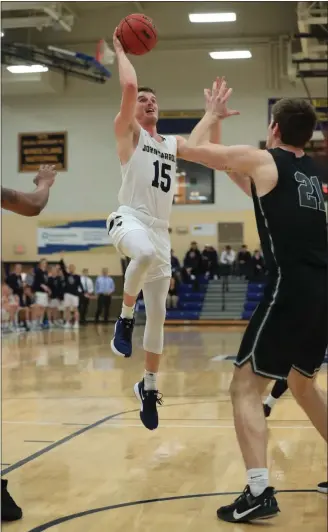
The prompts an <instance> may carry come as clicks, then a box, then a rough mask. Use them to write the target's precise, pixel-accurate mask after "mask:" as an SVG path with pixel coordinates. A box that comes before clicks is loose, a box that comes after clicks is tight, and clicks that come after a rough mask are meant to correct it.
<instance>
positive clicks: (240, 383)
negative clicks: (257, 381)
mask: <svg viewBox="0 0 328 532" xmlns="http://www.w3.org/2000/svg"><path fill="white" fill-rule="evenodd" d="M248 366H249V367H248ZM255 389H256V386H254V378H253V373H252V370H251V367H250V365H248V364H246V365H245V366H242V367H241V368H239V367H235V371H234V374H233V377H232V381H231V384H230V388H229V392H230V396H231V398H232V399H233V398H234V397H237V396H239V395H246V394H247V393H252V391H254V390H255Z"/></svg>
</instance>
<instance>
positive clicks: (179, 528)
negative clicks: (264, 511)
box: [2, 326, 327, 532]
mask: <svg viewBox="0 0 328 532" xmlns="http://www.w3.org/2000/svg"><path fill="white" fill-rule="evenodd" d="M111 332H112V326H108V327H107V328H106V327H101V326H99V327H98V328H96V327H94V326H89V327H88V328H86V329H82V330H80V331H79V332H78V331H76V332H75V331H62V330H58V331H51V332H40V333H30V334H28V335H24V334H22V335H20V336H11V337H7V338H4V340H3V346H2V368H3V369H2V396H3V405H2V423H3V425H2V428H3V433H2V470H3V473H4V477H5V478H8V480H9V488H10V493H11V494H12V495H13V497H14V498H15V499H16V501H17V503H19V504H20V505H21V506H22V508H23V511H24V518H23V520H22V521H20V522H17V523H12V524H8V525H5V526H4V530H10V532H32V531H35V532H36V531H40V532H41V531H42V530H48V529H51V530H53V531H54V532H66V531H76V532H77V531H78V532H128V531H135V532H199V530H201V529H202V530H204V531H206V532H214V531H215V532H216V531H220V532H224V531H229V530H230V531H231V532H244V531H245V532H246V531H248V530H249V525H242V524H239V525H233V524H229V523H223V522H220V521H217V519H216V509H217V507H218V506H221V505H222V504H227V503H230V502H231V501H232V499H233V498H234V497H235V495H234V494H236V495H237V494H239V492H240V491H241V490H242V489H243V488H244V485H245V483H246V482H245V472H244V467H243V463H242V460H241V456H240V453H239V449H238V446H237V442H236V438H235V433H234V429H233V421H232V409H231V404H230V400H229V396H228V388H229V383H230V380H231V375H232V370H233V364H232V360H231V359H229V358H228V359H227V358H226V357H227V356H228V357H229V356H230V357H231V356H233V355H234V354H235V353H236V351H237V349H238V346H239V344H240V339H241V336H242V332H243V328H235V329H233V328H217V327H209V328H206V327H180V328H167V329H166V349H165V355H164V356H163V361H162V369H161V375H160V380H159V384H160V390H161V391H162V392H163V394H164V405H163V407H162V408H161V409H160V427H159V428H158V430H156V431H154V432H149V431H147V430H146V429H145V428H144V427H143V426H142V425H141V422H140V420H139V414H138V403H137V402H136V400H135V399H134V395H133V390H132V388H133V385H134V383H135V382H137V380H139V377H140V376H141V375H142V373H143V354H142V333H143V329H142V328H136V331H135V335H134V344H135V352H134V355H133V357H132V359H130V360H125V359H120V358H116V357H114V356H113V355H112V354H111V352H110V349H109V342H108V341H109V338H110V336H111ZM319 380H320V382H321V384H322V385H323V386H325V385H326V380H327V378H326V369H325V368H324V369H323V370H322V371H321V373H320V375H319ZM269 427H270V446H269V467H270V475H271V481H272V484H273V485H275V487H276V488H277V489H278V490H281V493H280V494H278V500H279V504H280V507H281V510H282V512H281V514H280V515H279V516H278V517H277V518H275V519H273V520H270V521H268V522H266V523H265V524H257V525H256V530H257V531H264V530H268V529H269V528H270V529H271V528H272V529H274V530H276V531H277V532H283V531H288V532H293V531H295V532H296V531H297V532H323V531H326V530H327V521H326V520H327V497H326V496H325V495H321V494H319V493H316V491H315V488H316V484H317V483H318V482H320V481H323V480H326V479H327V466H326V458H327V451H326V446H325V444H324V442H323V441H322V440H321V439H320V437H319V436H318V435H317V433H316V431H315V430H314V429H313V428H312V426H311V424H310V423H309V422H308V421H307V420H306V418H305V416H304V414H303V413H302V411H301V410H300V409H299V408H298V406H297V405H296V404H295V402H294V400H293V398H292V397H291V395H290V394H289V393H287V394H286V396H285V397H283V398H282V399H281V400H280V402H279V404H277V405H276V408H275V410H274V412H273V414H272V417H271V418H270V421H269Z"/></svg>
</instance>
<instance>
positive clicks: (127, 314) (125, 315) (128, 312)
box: [121, 303, 135, 320]
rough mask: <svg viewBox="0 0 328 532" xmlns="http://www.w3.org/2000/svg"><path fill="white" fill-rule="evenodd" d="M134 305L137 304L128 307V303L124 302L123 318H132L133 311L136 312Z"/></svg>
mask: <svg viewBox="0 0 328 532" xmlns="http://www.w3.org/2000/svg"><path fill="white" fill-rule="evenodd" d="M134 307H135V305H133V307H128V306H127V305H125V304H124V303H123V305H122V312H121V318H127V319H128V320H132V318H133V313H134Z"/></svg>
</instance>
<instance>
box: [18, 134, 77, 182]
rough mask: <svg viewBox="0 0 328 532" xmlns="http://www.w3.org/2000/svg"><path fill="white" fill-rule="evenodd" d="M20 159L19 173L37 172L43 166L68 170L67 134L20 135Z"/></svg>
mask: <svg viewBox="0 0 328 532" xmlns="http://www.w3.org/2000/svg"><path fill="white" fill-rule="evenodd" d="M18 157H19V161H18V171H19V172H36V171H37V170H38V169H39V167H40V165H41V164H51V165H55V167H56V170H60V171H63V170H67V132H66V131H64V132H56V133H20V134H19V135H18Z"/></svg>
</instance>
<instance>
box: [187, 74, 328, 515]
mask: <svg viewBox="0 0 328 532" xmlns="http://www.w3.org/2000/svg"><path fill="white" fill-rule="evenodd" d="M230 94H231V89H228V88H227V85H226V83H225V81H222V80H221V82H220V83H218V84H217V86H216V87H215V88H214V89H213V91H212V93H211V94H207V99H209V100H210V104H209V105H207V109H208V111H207V112H206V113H205V115H204V117H203V118H202V120H201V121H200V122H199V123H198V124H197V126H196V127H195V129H194V130H193V132H192V133H191V136H190V137H189V140H188V142H187V147H186V149H189V150H193V152H194V155H193V157H192V158H193V160H194V161H195V162H198V163H202V164H205V165H206V166H209V167H211V168H215V169H218V170H224V171H227V172H230V174H229V175H230V176H231V178H232V179H233V180H234V181H235V182H236V183H237V185H239V187H240V188H241V189H242V190H244V191H245V192H246V194H248V195H249V196H250V197H252V199H253V203H254V209H255V215H256V221H257V227H258V232H259V235H260V239H261V245H262V249H263V252H264V258H265V262H266V265H267V268H268V271H269V275H268V283H267V286H266V288H265V294H264V299H263V301H262V302H261V303H260V304H259V306H258V307H257V309H256V311H255V313H254V314H253V316H252V319H251V321H250V323H249V325H248V327H247V330H246V332H245V335H244V338H243V340H242V343H241V346H240V350H239V353H238V355H237V360H236V363H235V364H236V368H235V371H234V376H233V380H232V384H231V389H230V392H231V398H232V405H233V411H234V422H235V428H236V434H237V438H238V441H239V445H240V448H241V451H242V455H243V458H244V462H245V465H246V469H247V476H248V484H247V486H246V488H245V490H244V492H243V493H242V495H241V496H240V497H238V499H237V500H236V501H235V502H234V503H232V504H231V505H229V506H225V507H222V508H219V509H218V511H217V515H218V517H219V518H220V519H223V520H224V521H229V522H248V521H253V520H255V519H263V518H267V517H271V516H274V515H276V514H277V513H278V512H279V507H278V503H277V501H276V499H275V496H274V489H273V488H272V487H269V478H268V468H267V426H266V420H265V417H264V412H263V406H262V400H261V395H262V393H263V391H264V390H265V388H266V386H267V383H268V381H267V379H278V380H287V382H288V386H289V389H290V391H291V393H292V394H293V396H294V397H295V399H296V401H297V402H298V404H299V405H300V406H301V407H302V408H303V410H304V411H305V413H306V414H307V416H308V417H309V419H310V420H311V421H312V423H313V425H314V426H315V428H316V429H317V430H318V431H319V433H320V434H321V436H323V438H324V439H325V440H326V441H327V400H326V394H325V393H324V392H323V391H322V390H320V389H319V387H318V385H317V383H316V380H315V379H314V377H315V375H316V373H317V371H318V370H319V368H320V366H321V364H322V362H323V360H324V356H325V349H326V346H327V323H328V310H327V263H328V249H327V228H326V212H325V205H324V199H323V194H322V187H321V182H320V175H319V172H318V169H317V168H316V165H315V163H314V161H313V160H312V159H311V158H310V157H309V156H307V155H305V153H304V151H303V149H304V146H305V145H306V143H307V142H308V141H309V140H310V139H311V137H312V134H313V131H314V128H315V124H316V115H315V111H314V109H313V108H312V106H311V105H310V104H309V103H308V102H307V101H306V100H301V99H294V100H292V99H283V100H280V101H279V102H277V104H276V105H275V107H274V108H273V113H272V121H271V123H270V126H269V130H268V139H267V150H259V149H257V148H253V147H251V146H223V145H214V144H210V143H209V142H207V141H206V139H207V138H208V130H209V128H210V127H213V124H214V123H215V122H218V125H219V124H220V123H221V121H222V120H223V119H224V118H226V117H227V116H229V110H228V109H227V102H228V99H229V96H230ZM205 95H206V92H205ZM188 156H189V157H191V155H190V153H189V154H188ZM324 484H326V483H324Z"/></svg>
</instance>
